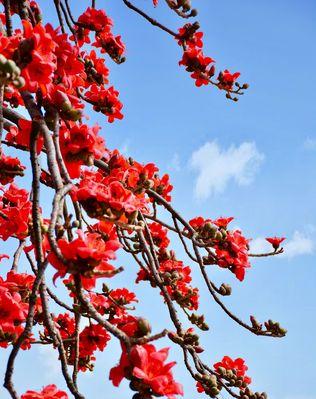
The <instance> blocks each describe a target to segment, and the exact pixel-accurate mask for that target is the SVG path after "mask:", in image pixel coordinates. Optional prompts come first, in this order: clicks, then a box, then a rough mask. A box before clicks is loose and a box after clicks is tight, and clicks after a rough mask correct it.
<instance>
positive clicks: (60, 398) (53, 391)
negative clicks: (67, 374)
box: [21, 385, 68, 399]
mask: <svg viewBox="0 0 316 399" xmlns="http://www.w3.org/2000/svg"><path fill="white" fill-rule="evenodd" d="M21 399H68V395H67V394H66V392H64V391H61V390H59V389H58V388H57V387H56V385H47V386H46V387H44V388H43V389H42V390H41V391H40V392H38V391H37V392H36V391H27V392H25V393H24V394H23V395H22V396H21Z"/></svg>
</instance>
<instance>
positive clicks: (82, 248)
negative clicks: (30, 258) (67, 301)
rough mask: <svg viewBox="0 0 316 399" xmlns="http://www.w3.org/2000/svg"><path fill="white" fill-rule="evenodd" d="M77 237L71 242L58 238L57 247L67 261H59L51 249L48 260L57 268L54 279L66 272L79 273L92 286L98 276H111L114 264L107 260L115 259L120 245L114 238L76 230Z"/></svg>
mask: <svg viewBox="0 0 316 399" xmlns="http://www.w3.org/2000/svg"><path fill="white" fill-rule="evenodd" d="M77 234H78V238H76V239H74V240H73V241H71V242H68V241H67V240H66V239H64V238H62V239H60V240H58V246H59V249H60V251H61V253H62V255H63V257H64V258H65V260H66V261H67V262H68V263H67V264H65V263H64V262H61V261H60V260H59V259H58V257H57V256H56V254H55V253H54V252H53V251H51V252H50V253H49V255H48V260H49V262H50V263H51V264H52V265H53V266H54V267H55V268H56V269H57V273H56V274H55V276H54V279H56V278H57V277H64V276H65V275H66V274H67V273H70V274H80V275H81V276H82V277H83V283H84V284H85V283H86V285H85V286H86V287H87V288H88V286H91V285H92V287H93V286H94V284H95V279H96V278H98V277H112V276H113V275H114V274H115V268H114V266H112V265H110V264H109V263H108V260H112V259H115V252H116V251H117V249H118V248H119V247H120V244H119V242H118V241H116V240H108V241H105V240H104V239H103V238H102V236H101V235H100V234H98V233H84V232H82V231H81V230H78V231H77Z"/></svg>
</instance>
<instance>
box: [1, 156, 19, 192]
mask: <svg viewBox="0 0 316 399" xmlns="http://www.w3.org/2000/svg"><path fill="white" fill-rule="evenodd" d="M24 169H25V166H23V165H21V163H20V160H19V159H18V158H12V157H10V156H8V155H5V154H4V153H3V152H2V151H1V150H0V183H1V184H4V185H5V184H8V183H12V182H13V180H14V178H15V177H16V176H23V175H24V172H23V171H24Z"/></svg>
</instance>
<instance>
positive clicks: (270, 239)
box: [266, 237, 286, 251]
mask: <svg viewBox="0 0 316 399" xmlns="http://www.w3.org/2000/svg"><path fill="white" fill-rule="evenodd" d="M284 240H286V238H285V237H267V238H266V241H268V242H269V243H270V244H271V245H272V246H273V248H274V250H275V251H276V250H277V249H278V248H279V246H280V244H281V243H282V242H283V241H284Z"/></svg>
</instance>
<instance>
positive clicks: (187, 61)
mask: <svg viewBox="0 0 316 399" xmlns="http://www.w3.org/2000/svg"><path fill="white" fill-rule="evenodd" d="M213 62H215V61H214V60H213V58H211V57H205V56H204V54H203V52H202V50H201V49H200V48H198V47H188V48H187V49H186V50H185V51H184V53H183V57H182V60H181V61H180V62H179V65H184V66H185V67H186V70H187V71H188V72H192V73H191V77H192V78H193V79H195V84H196V86H198V87H199V86H202V85H208V84H209V79H210V77H211V76H213V74H214V68H213V67H209V65H210V64H212V63H213Z"/></svg>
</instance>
